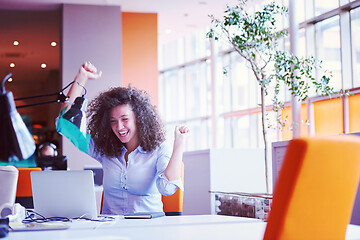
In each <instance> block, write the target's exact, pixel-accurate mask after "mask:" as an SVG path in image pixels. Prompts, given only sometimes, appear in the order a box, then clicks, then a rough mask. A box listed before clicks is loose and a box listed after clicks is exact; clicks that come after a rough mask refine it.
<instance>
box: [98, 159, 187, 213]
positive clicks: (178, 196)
mask: <svg viewBox="0 0 360 240" xmlns="http://www.w3.org/2000/svg"><path fill="white" fill-rule="evenodd" d="M181 180H182V181H183V182H184V163H182V165H181ZM103 199H104V193H102V196H101V205H100V213H101V212H102V203H103ZM161 200H162V202H163V210H164V212H165V215H166V216H176V215H182V211H183V203H184V191H183V190H181V189H180V188H178V189H177V190H176V192H175V193H174V194H173V195H171V196H164V195H163V196H162V199H161Z"/></svg>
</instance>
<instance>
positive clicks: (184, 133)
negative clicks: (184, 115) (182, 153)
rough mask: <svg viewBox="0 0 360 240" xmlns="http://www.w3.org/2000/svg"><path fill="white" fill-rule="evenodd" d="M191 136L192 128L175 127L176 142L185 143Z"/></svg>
mask: <svg viewBox="0 0 360 240" xmlns="http://www.w3.org/2000/svg"><path fill="white" fill-rule="evenodd" d="M190 135H191V131H190V128H189V127H187V126H185V125H179V126H176V127H175V141H179V140H180V141H185V140H186V138H187V137H188V136H190Z"/></svg>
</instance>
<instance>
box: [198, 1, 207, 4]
mask: <svg viewBox="0 0 360 240" xmlns="http://www.w3.org/2000/svg"><path fill="white" fill-rule="evenodd" d="M199 4H201V5H206V4H207V2H205V1H200V2H199Z"/></svg>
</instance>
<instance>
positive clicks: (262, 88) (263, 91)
mask: <svg viewBox="0 0 360 240" xmlns="http://www.w3.org/2000/svg"><path fill="white" fill-rule="evenodd" d="M260 86H261V125H262V129H263V137H264V147H265V148H264V153H265V158H264V159H265V183H266V193H269V179H268V164H267V163H268V159H267V155H268V154H267V153H268V147H267V145H268V143H267V127H266V106H265V88H264V87H263V86H262V85H260Z"/></svg>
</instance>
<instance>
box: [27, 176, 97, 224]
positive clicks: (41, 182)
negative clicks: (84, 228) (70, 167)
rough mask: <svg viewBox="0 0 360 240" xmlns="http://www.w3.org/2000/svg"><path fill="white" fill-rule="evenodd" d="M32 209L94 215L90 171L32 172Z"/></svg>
mask: <svg viewBox="0 0 360 240" xmlns="http://www.w3.org/2000/svg"><path fill="white" fill-rule="evenodd" d="M30 174H31V186H32V192H33V201H34V211H35V212H37V213H39V214H41V215H42V216H44V217H46V218H49V217H67V218H80V217H82V218H89V219H96V218H97V208H96V198H95V187H94V177H93V172H92V171H91V170H83V171H61V170H59V171H32V172H31V173H30Z"/></svg>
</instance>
